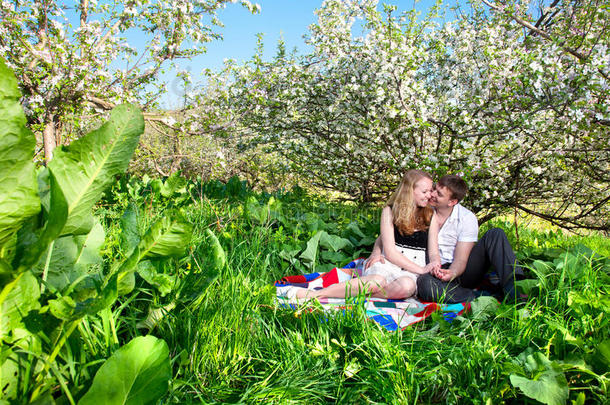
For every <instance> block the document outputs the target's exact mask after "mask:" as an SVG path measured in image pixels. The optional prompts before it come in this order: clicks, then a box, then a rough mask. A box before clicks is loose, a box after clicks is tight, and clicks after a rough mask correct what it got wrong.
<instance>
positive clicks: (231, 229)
mask: <svg viewBox="0 0 610 405" xmlns="http://www.w3.org/2000/svg"><path fill="white" fill-rule="evenodd" d="M248 196H254V197H255V198H256V199H258V201H259V203H260V206H261V207H263V206H264V204H265V203H266V201H268V199H269V198H270V197H271V196H270V195H254V194H251V193H246V195H242V196H241V197H239V198H235V197H232V195H229V194H225V195H216V196H210V195H206V194H203V195H197V194H194V197H193V198H192V200H191V201H190V202H188V204H186V205H185V209H186V210H187V214H188V216H189V219H190V220H191V222H192V223H193V224H195V236H194V239H193V243H192V245H193V246H192V251H191V255H190V257H189V258H188V265H189V266H190V270H189V271H188V272H186V273H185V277H191V279H192V280H193V282H194V283H195V282H196V281H197V280H199V279H205V282H203V283H202V284H201V291H200V295H198V296H197V298H196V299H193V300H191V301H188V302H185V303H183V304H179V305H178V306H177V307H176V308H175V309H174V310H172V311H170V312H169V313H168V314H167V315H166V316H165V317H164V318H163V319H162V320H161V321H160V322H159V323H158V324H157V325H156V326H155V327H154V328H153V329H152V330H151V332H150V333H152V334H154V335H156V336H158V337H160V338H163V339H165V340H166V341H167V343H168V345H169V347H170V352H171V357H172V364H173V375H174V378H173V381H172V384H171V389H170V392H169V393H168V394H167V396H166V398H165V399H164V402H165V403H254V402H257V403H258V402H263V403H282V404H284V403H400V404H403V403H454V404H464V403H477V404H478V403H500V402H515V403H523V402H525V401H530V402H532V403H534V402H535V401H534V400H532V399H530V398H529V396H528V395H526V394H525V393H524V392H523V391H522V390H521V389H520V388H519V387H516V386H514V385H513V384H512V383H511V375H516V373H522V374H523V375H525V376H526V377H528V378H530V379H531V380H532V381H535V380H536V378H537V377H536V375H535V373H533V372H530V371H528V370H527V364H525V360H523V359H525V358H526V356H527V355H529V354H531V353H541V354H542V355H543V356H544V357H545V358H546V359H548V360H549V362H551V363H552V364H553V367H555V366H557V367H560V368H561V370H562V373H563V375H564V376H565V380H566V382H567V384H568V386H569V389H570V391H569V400H575V401H580V400H581V399H582V395H584V397H585V399H586V401H587V402H588V403H607V401H608V382H609V377H610V374H609V370H608V362H607V359H606V360H604V357H603V355H602V353H601V352H600V349H599V348H600V347H601V346H600V345H601V344H602V343H603V342H608V336H610V327H609V325H608V322H609V321H608V320H607V319H608V309H607V308H610V305H606V304H608V292H609V291H608V290H609V289H610V283H609V279H610V276H609V272H610V259H608V254H609V252H610V244H609V243H608V240H607V239H606V238H603V237H597V236H588V237H577V238H575V237H570V236H566V235H564V234H562V233H557V232H545V231H532V230H527V229H525V228H523V229H519V247H520V251H519V257H520V259H521V260H522V261H523V264H524V265H525V266H526V268H527V269H528V273H529V275H530V277H531V279H532V280H533V281H532V282H530V283H529V284H527V285H525V287H526V288H527V290H528V294H529V299H528V301H527V302H525V303H520V304H517V305H505V304H501V305H499V306H498V307H497V309H496V310H495V311H491V312H490V313H488V314H483V315H485V316H481V314H465V315H464V316H461V317H458V318H456V319H455V320H454V321H453V322H452V323H447V322H446V321H445V320H444V319H443V318H442V316H440V315H433V316H432V317H430V318H428V319H426V320H425V321H424V322H422V323H419V324H416V325H412V326H411V327H409V328H407V329H405V330H404V331H397V332H393V333H391V332H387V331H385V330H384V329H382V328H381V327H379V326H378V325H377V324H375V323H374V322H371V321H368V320H367V317H366V314H365V312H364V309H363V307H362V306H359V305H354V306H353V308H351V309H349V310H346V311H345V312H336V313H327V312H323V311H322V310H321V309H320V308H319V306H317V305H316V304H315V303H310V304H308V305H307V307H306V308H300V309H299V310H296V311H294V310H287V309H282V308H280V307H278V306H277V305H276V304H275V303H274V294H275V288H274V287H273V286H272V283H273V281H274V280H277V279H280V278H281V277H283V276H286V275H290V274H297V273H298V272H299V271H300V270H299V269H297V268H295V267H293V266H292V265H290V264H289V263H288V262H287V261H286V260H284V259H282V258H281V257H280V252H281V251H282V250H283V249H284V248H285V246H286V245H287V244H291V243H292V244H299V243H300V245H301V246H302V247H304V246H305V243H306V242H307V240H308V239H309V238H310V236H311V235H312V234H313V233H315V231H316V227H318V228H320V227H321V229H328V230H329V232H331V231H330V230H332V231H334V232H336V233H340V232H342V231H343V230H344V228H345V227H346V226H348V224H349V223H351V222H354V221H355V222H358V223H360V224H361V227H362V229H366V230H367V232H374V231H372V230H373V229H376V227H377V221H378V219H377V216H378V212H377V210H375V209H358V208H357V207H353V206H349V205H341V204H331V203H328V202H325V201H320V200H319V199H316V198H314V197H310V196H307V195H303V194H300V195H291V194H287V195H281V194H276V195H275V196H273V197H274V198H276V199H278V200H279V201H281V202H282V207H281V215H283V216H284V217H286V218H287V220H286V221H284V222H281V221H278V220H276V219H273V216H270V217H269V218H268V219H267V220H264V221H258V220H255V219H253V217H252V216H251V215H249V214H248V208H247V204H246V202H245V201H246V197H248ZM157 209H161V208H158V207H157V206H156V205H155V202H154V201H152V202H151V204H149V210H150V211H149V213H148V215H151V213H153V212H155V210H157ZM314 217H316V218H318V219H320V221H321V222H322V223H324V224H326V225H322V224H319V225H313V223H314V221H313V220H311V218H314ZM310 220H311V221H310ZM307 221H310V222H307ZM287 224H292V225H290V226H289V225H287ZM486 226H500V227H502V228H504V229H505V230H506V231H507V233H508V234H509V238H511V240H512V241H513V242H515V235H514V232H513V231H514V229H513V227H512V224H507V223H503V222H496V223H492V224H488V225H486ZM206 229H211V230H213V232H214V233H215V234H216V235H217V236H218V239H219V241H220V243H221V245H222V247H223V248H224V251H225V252H226V256H227V265H226V266H225V267H223V268H220V269H214V259H213V257H212V254H211V252H210V249H209V241H208V240H207V238H206V234H205V230H206ZM372 236H374V235H372ZM579 244H584V245H586V246H588V247H589V248H591V249H593V250H595V251H597V252H598V255H594V254H593V253H591V252H590V251H588V250H587V249H584V248H582V247H577V245H579ZM567 252H571V253H567ZM355 253H357V252H354V254H355ZM322 264H323V263H322ZM341 264H342V263H341ZM179 265H180V266H186V263H181V264H179ZM144 287H145V286H144ZM139 299H142V300H143V301H146V302H148V303H150V302H153V303H154V305H155V306H156V307H162V306H164V305H166V304H168V303H169V302H171V301H172V300H173V299H175V296H172V294H169V295H167V296H165V297H163V296H161V295H160V294H159V293H158V292H157V291H156V290H154V289H146V288H142V289H141V291H140V293H139V295H138V296H137V297H136V298H135V299H134V302H133V303H132V305H129V306H125V307H123V308H116V309H115V313H114V314H115V316H114V317H112V319H114V323H115V328H116V329H117V330H118V332H117V334H118V337H119V339H123V337H124V336H125V335H130V334H134V331H137V328H136V327H135V324H136V323H137V322H138V321H140V320H141V319H142V318H143V317H145V316H146V310H145V309H146V308H148V306H146V305H142V306H138V300H139ZM117 311H118V312H119V313H120V316H118V314H117ZM104 325H105V324H104V323H103V322H102V321H100V324H99V325H97V326H96V325H83V328H84V329H86V328H93V327H96V328H103V327H105V326H104ZM135 333H137V332H135ZM140 333H145V332H144V331H140ZM82 335H83V336H85V337H86V336H87V335H88V334H87V333H86V330H85V331H83V333H82ZM87 344H88V345H90V346H91V347H92V348H93V350H97V351H103V350H109V348H110V349H112V347H113V346H112V345H113V342H112V341H109V342H98V341H95V340H91V341H89V342H88V343H87ZM519 370H521V371H519ZM544 372H545V371H544V370H543V369H541V370H539V375H543V374H544ZM532 373H533V374H532ZM541 373H542V374H541Z"/></svg>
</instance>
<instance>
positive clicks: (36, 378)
mask: <svg viewBox="0 0 610 405" xmlns="http://www.w3.org/2000/svg"><path fill="white" fill-rule="evenodd" d="M0 73H1V79H0V94H3V95H5V97H4V98H3V99H2V100H0V102H1V104H0V109H2V111H6V112H8V114H7V119H6V122H7V123H8V125H7V126H6V127H4V128H3V132H2V133H0V139H2V141H1V142H0V145H1V146H3V149H2V154H3V155H4V156H7V158H8V159H9V162H11V161H12V162H13V163H14V165H15V169H17V170H19V171H18V172H17V177H13V176H5V177H3V178H2V181H1V182H0V188H1V190H2V194H3V195H4V196H6V197H5V198H3V199H2V200H1V201H0V213H2V214H1V215H2V216H1V218H2V219H3V221H4V223H5V224H6V225H7V227H6V229H5V231H4V234H3V238H2V240H0V251H1V252H2V262H1V264H2V279H1V280H0V281H1V283H0V287H2V290H1V292H0V319H1V320H2V321H1V322H0V339H1V341H2V351H1V353H2V356H0V367H1V372H0V387H1V388H2V397H3V398H4V399H6V400H10V401H13V402H15V403H28V401H32V402H34V401H37V400H44V401H46V402H49V401H52V400H51V399H49V398H51V397H50V396H51V395H57V392H56V390H57V387H58V386H59V387H60V388H61V390H62V391H63V393H64V395H65V396H66V398H67V400H68V401H69V402H71V403H74V399H73V396H72V393H71V392H70V390H74V388H72V387H68V386H73V385H74V386H75V387H79V389H81V388H82V387H83V384H86V383H88V382H89V379H90V377H89V370H88V369H87V368H88V367H89V366H87V365H85V366H83V367H81V366H77V365H78V364H79V362H78V361H77V360H76V359H75V358H73V357H72V356H73V353H74V352H73V351H74V350H77V351H80V350H81V349H83V350H84V349H85V348H84V347H79V346H78V345H76V346H75V343H74V342H71V339H72V336H73V334H74V333H75V331H76V330H77V328H78V329H79V334H84V335H87V333H86V332H85V329H84V328H85V327H83V325H84V324H88V322H89V319H90V318H91V319H95V317H96V316H102V318H104V317H106V319H107V316H108V311H109V308H110V307H111V306H112V305H113V304H114V303H115V302H116V301H117V299H118V297H119V295H120V294H121V295H123V294H127V293H130V292H131V291H132V290H133V289H134V287H135V285H134V283H135V280H134V276H133V272H134V271H135V270H136V268H137V266H138V265H140V264H142V263H145V261H151V262H154V263H156V264H157V265H161V266H162V265H164V264H166V263H167V261H168V260H170V259H168V258H171V257H178V258H179V257H183V256H184V254H185V250H186V248H187V246H188V244H189V243H190V240H191V231H192V228H191V225H190V224H189V223H188V222H186V219H185V218H184V216H183V215H182V214H180V213H179V212H177V211H175V212H169V213H168V214H167V215H164V216H162V217H160V218H159V219H158V220H157V221H156V222H155V223H153V224H152V225H151V226H150V228H149V230H148V231H147V232H146V233H144V234H143V235H142V236H140V232H139V231H138V230H137V229H133V227H134V221H133V220H128V219H126V220H125V221H124V222H123V224H124V226H125V228H126V231H125V233H124V236H125V237H124V240H125V245H124V248H125V250H124V251H123V252H122V255H121V256H122V257H120V258H119V260H115V261H104V260H103V258H102V257H101V256H100V252H99V251H100V248H101V246H102V245H103V243H104V239H105V233H104V229H103V228H102V226H101V225H100V224H99V222H98V221H97V219H96V218H95V217H94V216H93V215H92V212H91V210H92V208H93V206H94V204H96V203H97V202H98V200H99V199H100V197H101V196H102V194H103V192H104V190H105V189H106V188H107V187H108V186H109V185H110V184H112V183H113V182H114V179H115V178H116V176H117V175H120V174H122V173H123V172H124V171H125V169H126V168H127V165H128V162H129V159H130V158H131V156H132V155H133V152H134V150H135V147H136V146H137V144H138V138H139V136H140V134H141V133H142V131H143V127H144V122H143V118H142V114H141V112H140V111H139V110H138V109H137V108H135V107H134V106H131V105H123V106H119V107H117V108H115V109H114V110H113V111H112V112H111V114H110V120H109V121H108V122H107V123H106V124H104V125H103V126H101V127H100V128H99V129H97V130H95V131H93V132H91V133H89V134H87V135H85V136H84V137H82V138H80V139H78V140H77V141H75V142H73V143H72V144H71V145H70V146H68V147H62V148H61V149H60V150H59V151H58V153H57V154H56V156H55V159H54V160H53V161H52V162H51V163H50V164H49V165H48V167H47V168H44V169H42V170H41V171H40V173H39V177H38V187H39V188H38V190H37V191H38V193H36V190H35V191H34V192H32V189H31V186H32V184H33V185H35V186H36V183H35V182H33V181H32V180H34V181H35V176H36V172H35V170H34V166H33V165H32V164H31V159H32V152H33V145H34V142H33V134H32V133H31V132H30V131H29V130H27V129H26V128H25V126H24V125H23V124H24V120H25V117H24V115H23V112H22V111H21V109H20V107H19V105H18V103H17V99H18V94H19V93H18V90H17V82H16V80H15V78H14V76H13V75H12V73H11V72H10V70H8V69H7V68H6V66H5V65H4V63H0ZM28 153H29V161H24V160H25V158H26V157H27V155H28ZM28 163H29V164H28ZM16 179H19V180H17V181H16ZM39 195H40V197H39ZM16 199H21V200H22V203H23V207H25V209H23V210H16V209H15V200H16ZM41 206H42V210H41ZM39 212H40V214H39ZM127 215H128V216H129V215H130V214H129V213H128V214H127ZM148 270H149V271H148V275H149V277H151V278H154V276H155V275H156V274H157V271H156V268H155V267H154V265H153V266H152V270H151V269H150V268H149V269H148ZM101 314H103V315H101ZM112 329H114V324H112ZM112 334H113V335H114V340H113V341H114V343H118V340H117V337H116V331H114V330H113V333H112ZM89 336H90V337H92V336H95V334H91V333H89ZM107 336H108V335H107ZM76 341H78V339H76ZM147 345H148V346H150V347H149V348H148V349H150V351H149V350H148V349H146V350H147V354H148V355H149V357H147V358H142V359H141V361H142V364H141V365H140V366H139V367H140V368H141V369H139V370H138V369H136V370H135V372H136V373H135V374H134V375H133V376H132V377H133V380H134V381H132V383H133V387H132V388H133V390H134V391H126V392H125V393H124V395H125V396H126V397H132V396H134V397H133V398H132V399H131V400H133V401H135V403H140V401H147V400H151V399H152V400H154V399H156V398H158V397H160V396H162V395H163V394H164V393H165V391H166V389H167V380H168V379H169V359H168V353H167V352H168V350H167V346H166V344H165V343H164V342H163V341H156V339H154V338H152V337H150V338H142V339H135V340H134V341H132V344H131V345H127V346H126V347H125V348H124V349H122V350H119V351H117V352H116V353H115V354H114V355H113V357H111V358H110V359H109V360H108V362H107V363H105V367H104V366H102V368H101V369H100V371H99V372H98V375H97V376H96V379H95V380H94V382H93V387H92V391H91V394H89V395H90V396H93V397H94V398H95V400H96V401H97V400H98V399H99V398H102V397H108V398H111V397H113V396H114V395H117V394H116V391H114V389H115V387H116V384H114V383H112V384H109V381H108V378H109V376H108V373H109V371H108V370H109V369H112V368H113V367H121V368H122V369H124V370H125V373H126V374H124V375H123V377H125V378H127V377H130V376H128V371H129V370H128V369H125V367H124V365H123V364H122V363H124V362H126V361H128V362H130V364H132V365H133V366H135V365H137V364H136V363H133V361H132V360H137V358H136V359H132V358H133V357H134V353H133V352H136V353H137V352H139V351H140V350H142V348H143V347H145V346H147ZM106 347H107V348H110V347H111V345H110V340H108V339H107V345H106ZM159 347H160V349H159ZM91 354H93V355H95V354H96V353H91ZM103 358H104V357H103V356H102V357H101V359H102V360H103ZM98 359H99V357H98ZM110 373H111V374H113V373H114V372H110ZM154 375H157V376H156V377H154V378H153V379H152V380H150V378H152V377H153V376H154ZM81 378H82V380H81ZM141 379H144V381H141ZM149 380H150V381H149ZM124 382H125V383H127V382H128V381H127V380H125V381H124ZM146 383H150V384H151V387H152V388H151V387H149V388H147V392H145V393H138V392H137V391H138V390H140V389H142V387H144V386H145V384H146ZM115 398H116V397H115ZM83 400H84V401H85V402H87V401H91V399H90V398H88V397H87V396H85V397H84V399H83ZM110 401H111V402H112V400H110Z"/></svg>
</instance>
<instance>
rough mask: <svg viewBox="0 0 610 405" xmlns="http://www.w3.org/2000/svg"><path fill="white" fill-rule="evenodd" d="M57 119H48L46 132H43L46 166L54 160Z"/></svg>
mask: <svg viewBox="0 0 610 405" xmlns="http://www.w3.org/2000/svg"><path fill="white" fill-rule="evenodd" d="M54 118H55V117H53V116H51V117H47V119H46V120H45V121H46V122H45V126H44V130H43V131H42V142H43V145H44V164H45V165H47V164H48V163H49V162H50V161H51V159H53V151H54V150H55V147H56V146H57V137H56V135H57V125H56V123H55V119H54Z"/></svg>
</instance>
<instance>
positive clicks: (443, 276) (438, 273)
mask: <svg viewBox="0 0 610 405" xmlns="http://www.w3.org/2000/svg"><path fill="white" fill-rule="evenodd" d="M377 262H380V263H385V258H384V257H383V255H380V254H377V255H371V256H370V257H369V258H368V260H367V261H366V263H365V268H367V269H368V268H369V267H371V266H372V265H373V264H375V263H377ZM425 273H432V275H433V276H434V277H436V278H438V279H439V280H443V281H451V280H453V279H454V278H455V277H456V276H455V274H454V273H453V270H451V269H443V268H442V267H441V264H440V262H434V263H428V264H426V265H425V266H424V274H425Z"/></svg>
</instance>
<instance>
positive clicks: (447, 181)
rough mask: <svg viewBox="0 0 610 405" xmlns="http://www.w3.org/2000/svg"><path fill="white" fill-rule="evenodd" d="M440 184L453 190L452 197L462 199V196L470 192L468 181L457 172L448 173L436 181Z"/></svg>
mask: <svg viewBox="0 0 610 405" xmlns="http://www.w3.org/2000/svg"><path fill="white" fill-rule="evenodd" d="M436 184H437V185H438V186H443V187H445V188H447V189H448V190H449V191H450V192H451V198H452V199H455V200H458V201H462V198H464V196H465V195H466V193H467V192H468V186H467V185H466V182H465V181H464V180H463V179H462V178H461V177H460V176H456V175H455V174H446V175H444V176H443V177H441V179H440V180H439V181H438V182H437V183H436Z"/></svg>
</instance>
